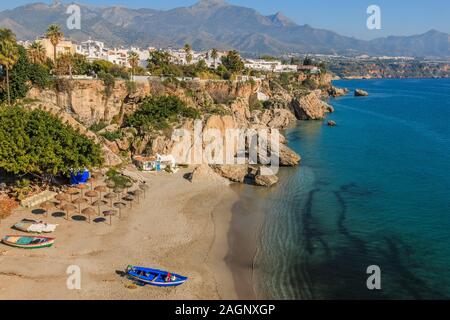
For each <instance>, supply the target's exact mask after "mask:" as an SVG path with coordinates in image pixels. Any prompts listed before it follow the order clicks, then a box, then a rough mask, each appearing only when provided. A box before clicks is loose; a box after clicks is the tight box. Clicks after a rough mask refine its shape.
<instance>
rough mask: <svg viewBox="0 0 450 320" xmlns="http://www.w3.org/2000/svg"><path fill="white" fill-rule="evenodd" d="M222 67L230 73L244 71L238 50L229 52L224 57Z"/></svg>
mask: <svg viewBox="0 0 450 320" xmlns="http://www.w3.org/2000/svg"><path fill="white" fill-rule="evenodd" d="M222 65H223V66H224V67H225V68H226V69H227V70H228V71H230V72H241V71H242V70H244V62H243V61H242V59H241V57H240V56H239V52H237V51H236V50H232V51H229V52H228V54H227V55H226V56H224V57H222Z"/></svg>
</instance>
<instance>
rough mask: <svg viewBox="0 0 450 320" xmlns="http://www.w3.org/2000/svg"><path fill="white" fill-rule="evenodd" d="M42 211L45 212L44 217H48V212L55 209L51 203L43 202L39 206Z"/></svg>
mask: <svg viewBox="0 0 450 320" xmlns="http://www.w3.org/2000/svg"><path fill="white" fill-rule="evenodd" d="M39 207H40V208H41V209H42V210H44V211H45V216H46V217H48V212H49V211H50V210H52V209H54V208H55V205H54V204H53V203H51V202H48V201H47V202H44V203H42V204H41V205H40V206H39Z"/></svg>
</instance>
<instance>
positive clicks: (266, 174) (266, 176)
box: [255, 167, 278, 187]
mask: <svg viewBox="0 0 450 320" xmlns="http://www.w3.org/2000/svg"><path fill="white" fill-rule="evenodd" d="M277 182H278V177H277V176H276V175H275V174H274V173H273V172H272V170H270V168H266V167H261V168H260V169H259V172H258V174H257V175H256V177H255V183H256V184H257V185H258V186H263V187H271V186H273V185H274V184H276V183H277Z"/></svg>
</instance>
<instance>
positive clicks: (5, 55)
mask: <svg viewBox="0 0 450 320" xmlns="http://www.w3.org/2000/svg"><path fill="white" fill-rule="evenodd" d="M17 60H19V49H18V48H17V42H16V35H15V34H14V33H13V32H12V31H11V30H9V29H0V64H1V65H2V66H3V68H4V69H5V71H6V90H7V93H8V105H9V106H11V92H10V88H9V70H10V69H11V68H12V67H13V66H14V65H15V64H16V63H17Z"/></svg>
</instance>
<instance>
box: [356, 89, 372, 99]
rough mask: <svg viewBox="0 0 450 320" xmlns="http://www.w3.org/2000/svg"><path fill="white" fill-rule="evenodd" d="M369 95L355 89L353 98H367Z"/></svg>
mask: <svg viewBox="0 0 450 320" xmlns="http://www.w3.org/2000/svg"><path fill="white" fill-rule="evenodd" d="M368 95H369V93H368V92H367V91H364V90H362V89H356V90H355V97H367V96H368Z"/></svg>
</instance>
